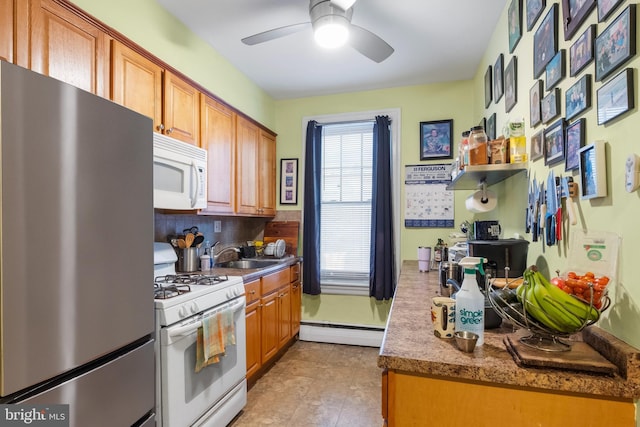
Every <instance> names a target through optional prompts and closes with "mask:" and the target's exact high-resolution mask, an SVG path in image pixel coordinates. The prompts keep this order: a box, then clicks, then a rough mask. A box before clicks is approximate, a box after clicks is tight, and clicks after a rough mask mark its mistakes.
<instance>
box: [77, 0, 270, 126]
mask: <svg viewBox="0 0 640 427" xmlns="http://www.w3.org/2000/svg"><path fill="white" fill-rule="evenodd" d="M73 2H74V4H76V5H77V6H78V7H79V8H81V9H82V10H84V11H85V12H87V13H88V14H90V15H92V16H94V17H95V18H97V19H98V20H99V21H101V22H103V23H105V24H106V25H108V26H110V27H111V28H113V29H115V30H117V31H118V32H120V33H122V34H124V35H125V36H126V37H128V38H129V39H131V40H132V41H134V42H135V43H137V44H139V45H140V46H142V47H143V48H145V49H146V50H147V51H149V52H151V53H152V54H154V55H155V56H157V57H158V58H160V59H161V60H163V61H164V62H166V63H167V64H171V66H172V67H174V68H176V69H177V70H179V71H180V72H182V73H184V74H185V75H187V76H189V77H190V78H191V79H192V80H194V81H196V82H198V83H199V84H201V85H202V86H203V87H205V88H207V89H208V90H209V91H211V93H213V94H214V95H216V96H217V97H219V98H220V99H222V100H223V101H225V102H227V103H228V104H230V105H232V106H234V107H235V108H237V109H239V110H240V111H242V112H244V113H246V114H247V115H248V116H250V117H252V118H253V119H255V120H256V121H258V122H260V123H262V124H263V125H265V126H266V127H268V128H270V129H272V130H274V128H275V122H274V120H275V118H274V105H273V99H272V98H271V97H270V96H269V95H267V93H266V92H265V91H263V90H262V89H261V88H259V87H258V86H257V85H256V84H255V83H253V82H252V81H251V80H249V79H248V78H247V76H245V75H244V74H243V73H241V72H240V71H238V69H237V68H235V67H234V66H233V65H231V64H230V63H229V62H228V61H227V60H226V59H225V58H223V57H222V56H221V55H220V54H218V52H216V51H215V50H214V49H213V48H212V47H211V46H210V45H208V44H207V43H205V42H204V41H203V40H202V39H200V38H199V37H197V36H196V35H194V34H193V33H192V32H191V31H189V30H188V29H187V28H186V27H185V26H184V25H183V24H182V23H181V22H180V21H178V20H177V19H176V18H174V17H173V15H171V14H169V12H167V11H166V10H165V9H164V8H163V7H162V6H160V4H159V3H158V2H157V1H156V0H135V1H130V0H109V1H104V0H73Z"/></svg>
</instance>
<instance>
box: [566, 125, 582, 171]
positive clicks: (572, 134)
mask: <svg viewBox="0 0 640 427" xmlns="http://www.w3.org/2000/svg"><path fill="white" fill-rule="evenodd" d="M585 122H586V120H585V119H578V120H576V121H575V122H573V123H571V124H570V125H569V126H567V131H566V134H567V155H566V158H565V161H564V170H565V171H567V172H568V171H572V170H576V169H578V163H579V159H580V157H579V156H578V151H579V150H580V148H582V146H583V145H584V133H585V130H586V128H585Z"/></svg>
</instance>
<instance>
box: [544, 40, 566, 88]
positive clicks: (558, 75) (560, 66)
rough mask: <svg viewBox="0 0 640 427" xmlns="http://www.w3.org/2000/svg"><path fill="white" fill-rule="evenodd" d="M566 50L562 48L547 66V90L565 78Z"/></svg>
mask: <svg viewBox="0 0 640 427" xmlns="http://www.w3.org/2000/svg"><path fill="white" fill-rule="evenodd" d="M564 52H565V50H564V49H560V50H559V51H558V53H556V55H555V56H554V57H553V58H552V59H551V61H549V63H548V64H547V66H546V68H545V77H546V78H545V80H546V82H547V90H551V89H553V88H554V87H556V85H557V84H558V83H560V82H561V81H562V79H564V77H565V75H566V74H567V71H566V67H565V65H564V64H565V59H564V57H565V54H564Z"/></svg>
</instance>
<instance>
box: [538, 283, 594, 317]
mask: <svg viewBox="0 0 640 427" xmlns="http://www.w3.org/2000/svg"><path fill="white" fill-rule="evenodd" d="M534 274H535V275H536V279H537V282H539V283H540V284H541V285H543V286H544V288H545V289H546V290H547V292H549V295H550V297H551V299H552V300H554V301H556V302H557V303H559V304H560V305H562V307H564V309H565V310H566V311H568V312H570V313H571V314H573V315H574V316H576V317H578V318H579V319H582V320H583V323H584V322H585V321H587V322H590V321H597V320H598V319H599V318H600V312H599V311H598V310H597V309H596V308H595V307H592V306H591V305H589V304H585V303H583V302H582V301H580V300H578V299H576V298H574V297H572V296H571V295H569V294H567V293H566V292H564V291H563V290H562V289H560V288H558V287H557V286H555V285H553V284H551V283H549V281H548V280H547V278H546V277H544V276H543V275H542V273H540V272H539V271H536V272H535V273H534Z"/></svg>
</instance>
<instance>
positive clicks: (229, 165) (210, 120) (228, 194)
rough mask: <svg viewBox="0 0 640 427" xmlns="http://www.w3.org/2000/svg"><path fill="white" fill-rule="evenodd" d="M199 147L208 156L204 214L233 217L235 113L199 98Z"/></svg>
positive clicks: (234, 197)
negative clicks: (231, 215)
mask: <svg viewBox="0 0 640 427" xmlns="http://www.w3.org/2000/svg"><path fill="white" fill-rule="evenodd" d="M200 146H201V147H202V148H204V149H205V150H207V152H208V153H209V155H208V161H207V166H208V168H207V180H208V182H207V207H206V208H205V209H203V210H202V211H201V213H202V214H211V213H233V212H234V209H235V199H236V168H235V163H236V162H235V161H236V151H235V150H236V113H235V112H234V111H233V110H232V109H231V108H229V107H227V106H225V105H223V104H221V103H219V102H217V101H216V100H214V99H212V98H211V97H209V96H206V95H204V94H201V98H200Z"/></svg>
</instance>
